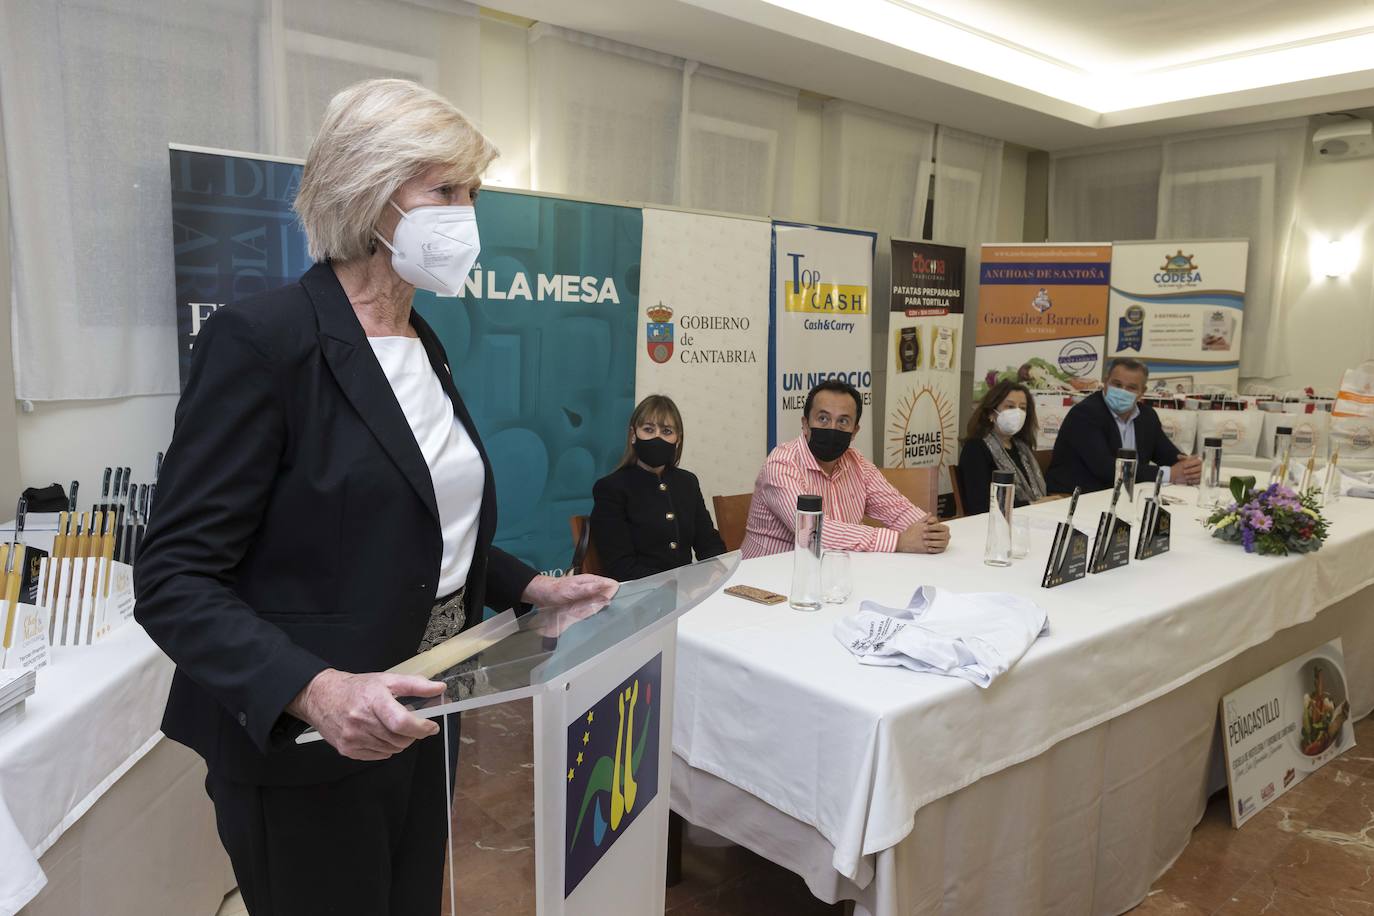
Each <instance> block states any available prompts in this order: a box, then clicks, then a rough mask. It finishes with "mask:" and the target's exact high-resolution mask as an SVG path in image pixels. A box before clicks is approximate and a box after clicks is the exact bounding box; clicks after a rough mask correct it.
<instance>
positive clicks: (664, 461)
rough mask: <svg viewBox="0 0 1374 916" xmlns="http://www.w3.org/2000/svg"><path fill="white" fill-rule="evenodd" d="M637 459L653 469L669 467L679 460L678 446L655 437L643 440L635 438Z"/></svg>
mask: <svg viewBox="0 0 1374 916" xmlns="http://www.w3.org/2000/svg"><path fill="white" fill-rule="evenodd" d="M634 447H635V457H636V458H638V459H639V460H640V461H642V462H644V464H646V465H647V466H649V467H651V468H661V467H667V466H668V465H670V464H672V463H673V460H674V459H675V458H677V444H676V443H674V442H669V441H668V440H666V439H660V438H658V437H657V436H655V437H654V438H652V439H641V438H639V437H638V436H635V442H634Z"/></svg>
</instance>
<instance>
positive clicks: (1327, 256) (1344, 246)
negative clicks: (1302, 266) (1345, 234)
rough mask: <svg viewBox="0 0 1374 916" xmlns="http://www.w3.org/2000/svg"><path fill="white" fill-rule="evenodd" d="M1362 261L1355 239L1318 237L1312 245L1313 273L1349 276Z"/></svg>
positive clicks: (1329, 275) (1334, 276)
mask: <svg viewBox="0 0 1374 916" xmlns="http://www.w3.org/2000/svg"><path fill="white" fill-rule="evenodd" d="M1359 261H1360V244H1359V242H1358V241H1356V240H1355V239H1350V238H1344V239H1318V240H1316V243H1315V244H1314V245H1313V246H1312V273H1313V274H1314V275H1317V276H1325V277H1331V278H1333V279H1334V278H1337V277H1344V276H1348V275H1349V274H1350V273H1351V272H1353V271H1354V270H1355V265H1357V264H1358V263H1359Z"/></svg>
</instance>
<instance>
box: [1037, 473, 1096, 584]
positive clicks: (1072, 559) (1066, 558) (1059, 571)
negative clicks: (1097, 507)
mask: <svg viewBox="0 0 1374 916" xmlns="http://www.w3.org/2000/svg"><path fill="white" fill-rule="evenodd" d="M1078 495H1079V490H1078V488H1076V487H1075V488H1074V491H1073V496H1072V497H1070V499H1069V515H1068V518H1067V519H1065V520H1064V521H1062V522H1060V523H1059V525H1058V526H1057V527H1056V528H1055V530H1054V542H1053V544H1051V546H1050V559H1049V562H1048V563H1047V564H1045V575H1044V576H1043V577H1042V578H1041V580H1040V585H1041V587H1043V588H1054V587H1055V586H1056V585H1063V584H1064V583H1065V582H1074V581H1077V580H1078V579H1082V578H1083V577H1084V576H1086V575H1087V574H1088V536H1087V535H1086V534H1084V533H1083V532H1081V531H1079V530H1078V529H1077V528H1075V527H1074V526H1073V514H1074V510H1075V509H1077V508H1078Z"/></svg>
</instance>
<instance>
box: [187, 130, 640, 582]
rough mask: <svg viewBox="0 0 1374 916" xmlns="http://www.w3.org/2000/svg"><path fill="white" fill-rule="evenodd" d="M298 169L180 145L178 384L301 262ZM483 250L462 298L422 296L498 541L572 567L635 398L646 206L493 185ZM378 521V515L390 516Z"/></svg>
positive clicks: (546, 566) (483, 219)
mask: <svg viewBox="0 0 1374 916" xmlns="http://www.w3.org/2000/svg"><path fill="white" fill-rule="evenodd" d="M300 170H301V164H300V163H299V162H291V161H289V160H272V159H264V158H261V157H258V156H254V155H251V154H243V153H226V152H219V151H210V150H197V149H188V148H177V147H173V148H172V149H171V176H172V224H173V249H174V257H175V259H176V278H177V305H176V307H177V322H178V325H177V326H178V346H179V349H180V352H181V359H182V367H183V368H182V380H183V382H184V380H185V368H186V366H188V365H189V361H190V358H191V352H192V349H193V348H194V345H195V337H196V335H197V333H199V330H200V327H201V325H202V323H203V322H204V320H205V319H206V318H207V317H209V315H210V314H211V313H213V312H214V310H215V309H216V308H219V307H220V306H222V305H225V304H227V303H231V302H234V301H236V300H238V299H241V298H244V297H245V296H249V295H252V294H254V293H257V292H261V291H263V290H266V289H271V288H274V287H277V286H281V285H283V284H285V283H289V282H293V281H294V280H296V279H297V278H298V277H299V276H300V275H301V274H302V273H304V272H305V270H306V269H307V268H309V267H310V260H309V258H308V257H307V256H306V254H305V239H304V236H303V235H302V233H301V230H300V225H299V223H298V222H297V221H296V219H295V216H294V214H293V213H292V211H291V202H292V201H293V200H294V199H295V192H296V187H297V185H298V184H299V182H300ZM477 221H478V224H479V225H480V227H481V235H482V254H481V259H480V261H479V262H478V264H477V266H476V267H474V268H473V270H472V273H471V274H470V275H469V277H468V281H467V288H466V291H465V293H464V295H463V296H462V297H461V298H459V299H439V298H437V297H435V296H434V295H433V294H431V293H428V292H424V291H420V292H418V293H416V295H415V308H416V310H417V311H419V312H420V314H421V315H423V316H424V318H425V320H427V321H428V322H429V323H430V324H431V325H432V326H433V327H434V330H435V332H436V333H437V334H438V335H439V339H440V340H441V341H442V342H443V344H444V349H445V350H446V351H447V354H448V359H449V364H450V365H451V366H452V368H453V376H454V381H455V382H456V383H457V386H458V390H459V392H461V394H462V396H463V399H464V401H465V402H466V404H467V407H468V410H469V411H470V412H471V414H472V417H473V420H474V421H475V422H476V424H477V428H478V431H479V433H480V434H481V436H482V441H483V444H484V445H485V446H486V450H487V453H488V455H489V456H490V458H491V463H492V467H493V471H494V472H495V477H496V496H497V503H498V506H499V510H500V514H499V520H500V523H499V527H498V529H497V532H496V542H495V543H496V546H498V547H500V548H502V549H504V550H506V551H508V552H510V553H513V554H515V555H516V556H518V557H520V558H521V559H522V560H524V561H525V562H527V563H529V564H530V565H532V566H534V567H535V568H536V569H541V570H546V571H555V570H558V569H560V568H565V567H567V565H568V563H569V561H570V560H571V556H572V543H571V539H570V536H569V534H568V517H569V516H571V515H583V514H587V513H589V512H590V511H591V505H592V499H591V494H592V484H593V483H595V482H596V480H597V478H599V477H601V476H603V475H605V474H608V473H610V471H611V470H612V469H613V468H614V467H615V465H616V463H617V462H618V460H619V458H620V455H621V452H622V450H623V449H624V447H625V428H626V423H627V421H628V419H629V416H630V411H631V409H632V408H633V398H634V375H635V355H634V354H635V321H636V316H637V315H638V314H639V261H640V235H641V226H642V222H643V219H642V216H641V211H640V210H638V209H636V208H630V207H614V206H606V205H603V204H593V203H586V202H583V201H575V200H566V199H562V198H555V197H543V196H533V195H529V194H519V193H514V192H509V191H499V190H495V189H486V190H483V192H482V195H481V197H480V198H479V199H478V201H477ZM381 521H384V520H381Z"/></svg>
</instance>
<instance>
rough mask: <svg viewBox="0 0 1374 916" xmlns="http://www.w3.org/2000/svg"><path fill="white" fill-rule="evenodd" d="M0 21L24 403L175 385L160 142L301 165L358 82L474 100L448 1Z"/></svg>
mask: <svg viewBox="0 0 1374 916" xmlns="http://www.w3.org/2000/svg"><path fill="white" fill-rule="evenodd" d="M0 18H3V23H4V26H3V28H0V113H2V114H3V118H4V131H3V133H4V137H5V138H6V141H5V142H6V154H7V157H8V164H9V172H8V185H9V193H10V213H11V222H12V229H13V245H12V254H13V290H12V294H13V297H14V298H13V304H14V309H13V325H14V357H15V361H14V362H15V387H16V395H17V396H18V397H20V398H27V399H31V400H67V399H89V398H115V397H123V396H128V395H140V394H169V393H175V392H176V391H177V390H178V380H177V368H176V365H177V362H176V336H175V332H176V320H175V315H174V314H173V303H174V284H173V276H172V236H171V226H170V219H169V216H170V214H171V191H170V186H169V179H168V172H167V168H168V160H167V145H168V144H169V143H184V144H191V145H197V146H207V147H219V148H225V149H233V150H244V151H250V152H262V153H271V154H290V155H301V154H303V152H304V148H305V145H306V143H307V142H308V140H309V137H310V136H311V134H312V132H313V130H314V126H315V123H316V122H317V120H318V117H319V113H320V111H322V110H323V105H324V101H325V100H327V98H328V97H329V96H330V95H331V94H332V93H333V92H334V91H336V90H337V89H339V88H342V86H344V85H346V84H348V83H351V82H354V81H356V80H358V79H361V78H364V77H367V76H373V75H395V74H399V75H407V76H416V77H418V78H422V79H424V80H427V81H430V82H431V83H433V82H435V81H437V83H438V86H437V88H440V89H441V90H445V91H447V92H449V93H450V98H452V99H453V100H454V101H455V102H456V103H457V104H459V105H460V106H467V107H468V108H470V109H471V108H474V107H475V104H476V102H477V100H478V99H479V98H480V96H479V95H478V89H479V88H480V87H479V85H478V83H477V76H476V75H477V73H478V70H477V69H476V65H475V64H470V63H468V62H472V61H477V60H478V55H477V49H478V40H477V39H478V31H477V29H478V26H477V19H476V18H475V7H472V6H469V5H468V4H465V3H459V2H447V0H427V2H425V3H424V4H423V5H421V4H418V3H409V2H402V0H346V2H337V0H0ZM450 57H452V58H453V61H454V62H452V63H450V62H449V58H450ZM473 113H474V114H477V112H475V111H474V112H473Z"/></svg>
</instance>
